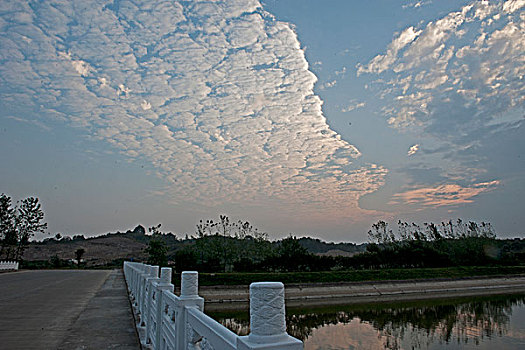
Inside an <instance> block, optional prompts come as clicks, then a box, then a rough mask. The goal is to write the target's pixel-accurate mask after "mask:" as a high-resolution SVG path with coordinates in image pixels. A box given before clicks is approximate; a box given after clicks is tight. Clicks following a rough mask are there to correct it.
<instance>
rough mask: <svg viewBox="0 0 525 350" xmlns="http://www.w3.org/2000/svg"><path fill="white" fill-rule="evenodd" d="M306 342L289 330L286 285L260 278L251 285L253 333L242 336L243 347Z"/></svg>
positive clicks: (292, 349) (292, 346) (293, 348)
mask: <svg viewBox="0 0 525 350" xmlns="http://www.w3.org/2000/svg"><path fill="white" fill-rule="evenodd" d="M302 348H303V343H302V342H301V341H300V340H298V339H295V338H293V337H291V336H289V335H288V333H286V318H285V308H284V285H283V284H282V283H281V282H258V283H252V284H251V285H250V334H249V335H248V336H245V337H239V338H238V341H237V349H239V350H255V349H257V350H270V349H271V350H277V349H283V350H285V349H286V350H299V349H302Z"/></svg>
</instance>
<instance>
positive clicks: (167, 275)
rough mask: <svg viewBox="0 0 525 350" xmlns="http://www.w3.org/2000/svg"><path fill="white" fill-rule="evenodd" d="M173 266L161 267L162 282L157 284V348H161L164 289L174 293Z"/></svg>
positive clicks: (155, 342)
mask: <svg viewBox="0 0 525 350" xmlns="http://www.w3.org/2000/svg"><path fill="white" fill-rule="evenodd" d="M171 274H172V272H171V267H163V268H161V269H160V282H159V283H158V284H157V309H156V314H155V316H154V317H155V334H154V337H155V341H154V345H155V349H160V348H161V342H160V340H161V331H162V312H163V310H162V306H163V304H164V302H163V296H164V291H165V290H167V291H169V292H171V293H173V290H174V286H173V284H171Z"/></svg>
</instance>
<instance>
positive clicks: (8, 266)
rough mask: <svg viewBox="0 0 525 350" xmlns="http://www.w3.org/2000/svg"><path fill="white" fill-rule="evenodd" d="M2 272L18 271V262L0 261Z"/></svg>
mask: <svg viewBox="0 0 525 350" xmlns="http://www.w3.org/2000/svg"><path fill="white" fill-rule="evenodd" d="M0 270H18V261H0Z"/></svg>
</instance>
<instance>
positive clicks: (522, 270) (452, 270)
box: [173, 266, 525, 286]
mask: <svg viewBox="0 0 525 350" xmlns="http://www.w3.org/2000/svg"><path fill="white" fill-rule="evenodd" d="M517 274H525V266H495V267H492V266H459V267H446V268H412V269H380V270H350V271H325V272H263V273H238V272H232V273H199V285H201V286H216V285H223V286H229V285H249V284H250V283H252V282H261V281H279V282H283V283H284V284H293V283H335V282H363V281H388V280H413V279H432V278H465V277H475V276H478V277H479V276H497V275H517ZM173 283H174V284H176V285H179V284H180V274H175V275H174V276H173Z"/></svg>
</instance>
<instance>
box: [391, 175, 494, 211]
mask: <svg viewBox="0 0 525 350" xmlns="http://www.w3.org/2000/svg"><path fill="white" fill-rule="evenodd" d="M499 184H500V181H499V180H494V181H489V182H480V183H477V184H473V185H471V186H470V187H463V186H461V185H458V184H444V185H439V186H437V187H423V188H419V189H415V190H410V191H406V192H402V193H397V194H395V195H394V198H393V199H392V201H391V202H390V204H408V205H418V206H421V207H434V208H437V207H442V206H449V205H459V204H465V203H472V202H473V197H475V196H477V195H479V194H480V193H483V192H487V191H491V190H493V189H495V188H496V187H497V186H498V185H499Z"/></svg>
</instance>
